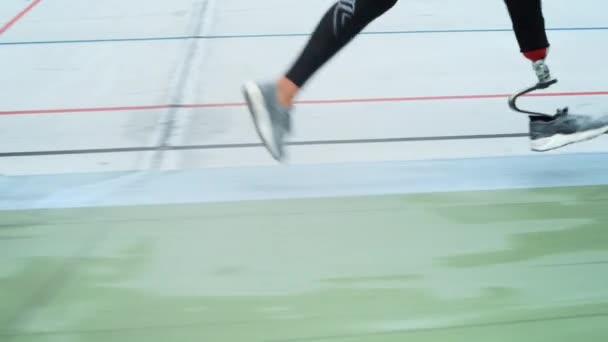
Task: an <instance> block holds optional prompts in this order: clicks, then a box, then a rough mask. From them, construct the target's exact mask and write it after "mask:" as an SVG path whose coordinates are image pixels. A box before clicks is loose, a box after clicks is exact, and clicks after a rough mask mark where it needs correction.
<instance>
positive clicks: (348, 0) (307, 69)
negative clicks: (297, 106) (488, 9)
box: [286, 0, 549, 87]
mask: <svg viewBox="0 0 608 342" xmlns="http://www.w3.org/2000/svg"><path fill="white" fill-rule="evenodd" d="M396 3H397V0H338V2H336V3H335V4H334V5H333V6H332V7H331V8H330V9H329V10H328V11H327V12H326V13H325V15H324V16H323V18H322V19H321V21H320V22H319V24H318V26H317V28H316V29H315V31H314V32H313V34H312V36H311V38H310V39H309V41H308V43H307V44H306V46H305V48H304V50H303V51H302V53H301V55H300V56H299V58H298V59H297V60H296V62H295V63H294V64H293V66H292V67H291V69H290V70H289V71H288V72H287V75H286V76H287V78H288V79H289V80H291V81H292V82H294V83H295V84H296V85H297V86H299V87H302V86H303V85H304V84H305V83H306V82H307V81H308V80H309V79H310V77H311V76H312V75H313V74H314V73H315V72H317V71H318V70H319V69H320V68H321V67H322V66H323V65H324V64H325V63H327V61H329V60H330V59H331V58H332V57H333V56H334V55H335V54H336V53H337V52H338V51H340V49H342V48H343V47H344V46H345V45H346V44H348V43H349V42H350V41H351V40H352V39H353V38H354V37H355V36H356V35H357V34H358V33H359V32H361V31H362V30H363V29H364V28H365V27H366V26H367V25H368V24H370V23H371V22H372V21H374V20H375V19H376V18H378V17H380V16H381V15H382V14H384V13H385V12H386V11H388V10H389V9H391V8H392V7H393V6H394V5H395V4H396ZM505 3H506V5H507V9H508V12H509V15H510V16H511V20H512V23H513V29H514V31H515V36H516V38H517V42H518V44H519V47H520V50H521V51H522V52H527V51H531V50H537V49H541V48H546V47H548V46H549V42H548V41H547V36H546V34H545V22H544V18H543V14H542V9H541V0H505Z"/></svg>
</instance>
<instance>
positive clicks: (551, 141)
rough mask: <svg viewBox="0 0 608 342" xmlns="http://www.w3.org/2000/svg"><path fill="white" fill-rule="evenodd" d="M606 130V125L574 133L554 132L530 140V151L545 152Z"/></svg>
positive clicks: (595, 136)
mask: <svg viewBox="0 0 608 342" xmlns="http://www.w3.org/2000/svg"><path fill="white" fill-rule="evenodd" d="M607 132H608V126H604V127H600V128H597V129H593V130H589V131H585V132H580V133H574V134H556V135H553V136H551V137H548V138H542V139H537V140H533V141H532V151H536V152H546V151H551V150H555V149H558V148H560V147H564V146H567V145H570V144H574V143H578V142H583V141H587V140H591V139H594V138H597V137H599V136H601V135H603V134H606V133H607Z"/></svg>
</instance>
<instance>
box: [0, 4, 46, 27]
mask: <svg viewBox="0 0 608 342" xmlns="http://www.w3.org/2000/svg"><path fill="white" fill-rule="evenodd" d="M40 1H42V0H34V1H32V3H31V4H30V5H29V6H27V7H26V8H24V9H23V10H22V11H21V12H19V13H18V14H17V15H16V16H15V17H14V18H13V19H11V20H10V21H9V22H8V23H6V24H4V26H2V27H1V28H0V36H1V35H3V34H4V33H5V32H6V31H8V30H9V29H10V28H11V27H13V25H15V24H16V23H17V22H18V21H19V20H21V18H23V17H24V16H25V15H26V14H27V13H28V12H29V11H31V10H32V9H33V8H34V7H36V5H38V4H39V3H40Z"/></svg>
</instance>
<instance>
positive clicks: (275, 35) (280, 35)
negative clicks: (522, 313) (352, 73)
mask: <svg viewBox="0 0 608 342" xmlns="http://www.w3.org/2000/svg"><path fill="white" fill-rule="evenodd" d="M511 31H512V30H511V29H510V28H509V29H460V30H404V31H375V32H362V33H361V34H362V35H368V36H370V35H406V34H446V33H448V34H454V33H491V32H511ZM547 31H608V27H556V28H548V29H547ZM307 36H309V33H271V34H240V35H211V36H173V37H135V38H101V39H73V40H37V41H14V42H11V41H8V42H0V45H52V44H90V43H124V42H154V41H171V40H187V39H207V40H211V39H256V38H285V37H287V38H288V37H307Z"/></svg>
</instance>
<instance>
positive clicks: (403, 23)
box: [0, 0, 608, 176]
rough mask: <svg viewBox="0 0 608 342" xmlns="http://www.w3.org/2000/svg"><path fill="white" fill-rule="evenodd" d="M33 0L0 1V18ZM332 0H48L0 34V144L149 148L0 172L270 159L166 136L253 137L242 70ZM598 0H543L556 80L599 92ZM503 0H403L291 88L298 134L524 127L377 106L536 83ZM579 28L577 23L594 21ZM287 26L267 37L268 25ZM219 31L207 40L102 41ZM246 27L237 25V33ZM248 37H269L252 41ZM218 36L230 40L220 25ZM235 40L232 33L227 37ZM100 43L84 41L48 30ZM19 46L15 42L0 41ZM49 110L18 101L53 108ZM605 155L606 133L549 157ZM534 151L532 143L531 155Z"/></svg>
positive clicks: (279, 56)
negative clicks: (298, 90) (296, 91)
mask: <svg viewBox="0 0 608 342" xmlns="http://www.w3.org/2000/svg"><path fill="white" fill-rule="evenodd" d="M28 3H29V2H25V1H22V0H3V1H1V2H0V23H3V22H8V21H9V20H11V19H12V18H13V17H15V15H17V14H18V13H19V11H21V10H22V9H23V8H24V7H26V6H27V4H28ZM330 4H331V1H320V0H307V1H300V0H281V1H278V0H257V1H251V0H218V1H215V0H207V1H204V0H203V1H201V0H199V1H191V0H172V1H158V0H152V1H143V0H131V1H122V0H121V1H119V0H104V1H99V0H61V1H51V0H42V1H40V3H39V4H37V5H36V6H35V7H33V8H32V10H31V11H29V12H28V13H27V14H25V15H24V16H23V17H22V18H21V19H20V20H18V21H17V22H15V23H14V25H12V26H11V27H10V28H9V29H8V30H7V31H6V32H5V33H4V34H3V35H0V44H1V45H0V61H1V63H0V75H2V76H1V77H2V90H1V91H0V112H10V114H5V115H0V153H10V152H37V151H64V150H88V149H93V150H95V149H115V148H141V147H147V148H150V149H151V150H149V151H142V152H136V151H135V152H121V153H115V152H111V151H108V152H107V153H94V154H87V153H81V154H69V155H66V154H59V155H45V156H39V155H34V156H14V157H2V158H0V174H3V175H7V176H10V175H36V174H59V173H89V172H109V171H131V170H140V171H142V170H143V171H145V170H175V169H179V170H191V169H201V168H216V167H243V166H260V165H275V163H274V161H273V160H272V159H271V158H270V156H269V155H268V153H267V152H266V151H265V150H264V149H263V148H262V147H259V146H254V147H248V148H242V147H234V148H230V147H228V148H222V149H215V148H203V149H194V150H187V151H175V150H169V151H166V150H163V149H160V148H159V149H155V147H157V146H159V145H162V144H163V143H164V144H165V145H168V146H191V145H216V144H251V143H254V144H255V143H259V139H258V138H257V136H256V135H255V132H254V129H253V125H252V124H251V122H250V117H249V115H248V113H247V112H246V108H245V107H244V106H240V105H236V106H228V107H208V105H214V104H221V103H233V102H237V103H240V102H243V99H242V98H241V94H240V86H241V83H242V82H243V81H244V80H247V79H251V78H253V79H261V78H268V77H275V76H278V75H280V74H281V73H282V72H284V70H285V69H286V68H287V67H288V66H289V64H290V63H291V61H292V60H293V58H294V57H295V56H296V55H297V54H298V53H299V51H300V49H301V48H302V46H303V44H304V42H305V40H306V37H305V36H303V35H296V36H289V34H307V33H309V32H311V30H312V29H313V28H314V26H315V25H316V23H317V20H318V19H319V18H320V16H321V14H322V13H323V12H324V11H325V10H326V9H327V7H328V6H329V5H330ZM605 9H606V4H605V1H604V0H581V1H578V2H577V3H576V5H574V4H572V2H571V1H566V0H547V1H545V16H546V19H547V26H548V27H550V28H556V29H562V28H565V30H551V31H550V40H551V43H552V45H553V46H552V49H551V54H550V59H549V63H550V66H551V67H552V69H553V71H554V73H555V74H556V75H557V76H558V78H559V79H560V83H559V84H558V85H556V86H555V87H554V88H552V89H550V90H549V91H550V92H590V91H607V90H608V84H606V80H607V79H608V68H606V67H605V58H606V57H605V56H606V52H607V47H606V43H605V42H606V41H608V39H607V38H608V30H607V29H606V28H605V27H603V25H605V24H606V21H605V12H606V11H605ZM509 27H510V22H509V19H508V16H507V13H506V9H505V8H504V5H503V2H502V0H493V1H488V0H461V1H428V0H401V1H400V2H399V3H398V5H397V6H396V7H395V8H394V9H393V10H392V11H391V12H389V13H388V14H387V15H386V16H385V17H382V18H380V19H379V20H378V21H376V22H374V23H373V24H372V25H370V26H369V27H368V28H367V29H366V32H368V33H369V32H381V31H400V32H398V33H392V34H366V35H362V36H360V37H359V38H358V39H357V40H355V41H354V42H353V43H352V44H351V45H349V46H348V47H347V49H346V50H344V51H343V53H341V54H340V55H338V56H337V57H336V58H335V59H334V60H332V62H331V63H330V64H329V65H327V67H326V68H324V69H323V70H322V71H321V72H320V73H319V74H318V75H317V76H316V77H315V78H314V79H313V80H311V82H310V83H309V84H308V87H307V88H306V90H305V91H304V92H303V93H302V96H301V97H300V100H336V99H369V98H372V99H376V100H374V101H372V102H366V103H358V102H355V103H341V104H302V105H299V106H298V107H297V109H296V112H295V135H294V136H293V137H291V140H292V141H298V142H302V141H324V140H358V139H386V138H412V137H438V136H468V135H473V136H476V135H493V134H511V133H525V132H526V131H527V120H526V118H525V117H524V116H521V115H517V114H515V113H513V112H511V111H509V110H508V108H507V105H506V98H490V99H467V100H421V101H411V100H404V99H401V100H399V101H393V102H386V101H384V100H382V99H383V98H395V97H396V98H404V97H406V98H407V97H419V96H420V97H429V96H451V95H473V96H477V95H487V94H509V93H512V92H513V91H515V90H517V89H519V88H521V87H524V86H526V85H528V84H530V83H531V82H533V81H534V79H533V74H532V71H531V68H530V65H529V63H528V62H527V61H526V60H525V59H524V58H522V57H521V55H520V54H519V52H518V48H517V45H516V42H515V38H514V36H513V34H512V32H509V31H508V30H507V31H498V32H496V31H494V32H441V33H438V32H435V33H414V32H402V31H412V30H415V31H419V30H432V31H436V30H445V31H450V30H493V29H509ZM593 27H596V28H598V29H584V30H579V29H575V30H573V29H572V28H593ZM286 34H287V35H288V36H273V35H286ZM193 35H196V36H213V39H167V40H159V39H153V40H147V41H139V40H138V41H109V42H108V41H102V42H96V41H94V40H99V39H102V40H105V39H132V38H167V37H169V38H175V37H185V36H193ZM243 35H245V37H239V36H243ZM255 35H271V36H263V37H256V36H255ZM217 36H224V37H217ZM226 36H229V37H226ZM73 40H93V41H88V42H63V43H61V42H55V43H52V44H50V43H49V41H73ZM7 43H24V44H7ZM525 102H527V103H533V104H534V106H537V107H538V108H549V110H553V109H554V108H557V107H559V106H564V105H569V106H570V107H571V108H572V109H573V110H575V111H576V110H577V109H579V110H585V111H589V112H594V113H600V112H602V111H605V109H606V108H608V96H606V95H599V96H598V95H595V96H582V95H581V96H558V97H543V98H533V99H526V100H525ZM176 103H177V104H196V105H201V104H202V105H203V106H202V108H179V109H171V108H159V109H147V110H129V109H128V108H127V109H125V108H123V110H120V111H115V110H108V111H93V112H82V111H78V112H70V113H65V112H62V109H78V108H81V109H82V108H106V107H140V106H155V105H161V106H162V105H166V104H176ZM56 109H59V110H58V111H55V112H53V113H45V114H18V113H14V112H15V111H29V110H43V111H45V110H56ZM606 151H608V139H606V138H603V137H602V138H599V139H596V140H594V141H590V142H586V143H583V144H579V145H574V146H570V147H567V148H564V149H561V150H558V151H555V152H551V154H573V153H583V152H595V153H597V152H599V153H602V152H606ZM288 153H289V161H288V162H289V163H290V164H324V163H341V162H369V161H396V160H399V161H407V160H430V159H460V158H469V157H475V158H479V157H502V156H526V155H531V154H533V152H531V151H530V149H529V143H528V140H527V139H526V138H525V137H515V138H491V139H486V138H479V139H466V140H463V139H461V140H439V141H434V140H429V141H414V142H412V141H401V142H385V143H378V142H376V143H349V144H332V145H306V146H292V147H290V148H289V149H288ZM535 155H536V154H535Z"/></svg>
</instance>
